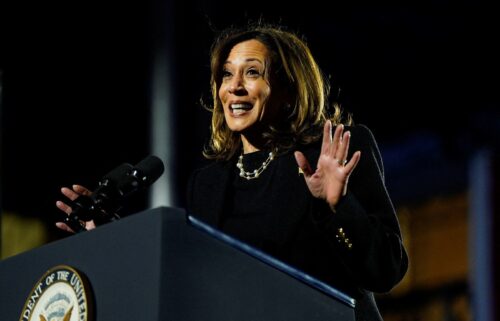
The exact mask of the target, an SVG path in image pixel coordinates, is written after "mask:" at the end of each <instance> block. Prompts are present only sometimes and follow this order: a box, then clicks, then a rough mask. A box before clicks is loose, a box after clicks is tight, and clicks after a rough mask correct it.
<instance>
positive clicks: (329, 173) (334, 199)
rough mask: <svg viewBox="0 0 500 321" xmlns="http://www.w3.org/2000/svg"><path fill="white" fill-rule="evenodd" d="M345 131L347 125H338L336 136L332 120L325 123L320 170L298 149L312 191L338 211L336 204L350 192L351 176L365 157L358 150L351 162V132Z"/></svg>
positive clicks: (297, 154)
mask: <svg viewBox="0 0 500 321" xmlns="http://www.w3.org/2000/svg"><path fill="white" fill-rule="evenodd" d="M343 131H344V125H342V124H341V125H338V126H337V127H336V128H335V133H334V135H333V138H332V134H331V132H332V123H331V121H329V120H328V121H327V122H326V123H325V126H324V129H323V142H322V144H321V154H320V156H319V158H318V164H317V166H316V171H313V170H312V168H311V165H310V164H309V162H308V161H307V159H306V157H305V156H304V154H302V153H301V152H299V151H296V152H295V160H296V161H297V164H298V166H299V168H300V169H301V170H302V172H303V173H304V178H305V181H306V184H307V187H308V188H309V191H311V193H312V195H313V196H314V197H316V198H319V199H323V200H325V201H326V202H327V203H328V204H329V205H330V208H331V209H332V211H334V212H335V205H337V203H338V202H339V201H340V199H341V197H342V196H344V195H345V194H346V193H347V183H348V180H349V176H350V175H351V173H352V171H353V170H354V168H355V167H356V165H357V164H358V161H359V159H360V157H361V152H360V151H357V152H355V153H354V154H353V155H352V158H351V160H350V161H347V154H348V151H349V141H350V138H351V133H350V132H349V131H347V132H345V133H344V132H343Z"/></svg>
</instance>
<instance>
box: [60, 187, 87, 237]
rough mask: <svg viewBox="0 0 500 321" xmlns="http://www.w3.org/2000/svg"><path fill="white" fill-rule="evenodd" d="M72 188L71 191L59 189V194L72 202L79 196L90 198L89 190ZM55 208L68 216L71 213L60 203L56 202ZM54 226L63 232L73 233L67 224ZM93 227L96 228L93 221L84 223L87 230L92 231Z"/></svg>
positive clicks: (69, 208)
mask: <svg viewBox="0 0 500 321" xmlns="http://www.w3.org/2000/svg"><path fill="white" fill-rule="evenodd" d="M72 187H73V189H70V188H67V187H63V188H61V193H62V194H63V195H64V196H66V197H67V198H69V199H70V200H72V201H74V200H75V199H77V197H78V196H80V195H84V196H90V195H91V194H92V192H91V191H90V190H89V189H87V188H86V187H83V186H81V185H73V186H72ZM56 206H57V208H58V209H60V210H61V211H63V212H64V213H66V214H68V215H70V214H71V212H72V211H73V210H72V208H71V207H70V206H69V205H67V204H66V203H64V202H62V201H57V202H56ZM56 226H57V227H58V228H60V229H61V230H64V231H66V232H70V233H74V232H75V231H73V230H72V229H71V227H69V226H68V225H67V224H65V223H63V222H57V223H56ZM95 227H96V225H95V223H94V221H87V222H85V228H86V229H87V230H92V229H94V228H95Z"/></svg>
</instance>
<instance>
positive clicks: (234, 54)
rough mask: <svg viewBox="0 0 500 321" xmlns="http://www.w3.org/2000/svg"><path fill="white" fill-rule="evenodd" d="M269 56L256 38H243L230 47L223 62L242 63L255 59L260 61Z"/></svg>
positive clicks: (265, 48) (267, 51)
mask: <svg viewBox="0 0 500 321" xmlns="http://www.w3.org/2000/svg"><path fill="white" fill-rule="evenodd" d="M268 57H269V50H268V49H267V47H266V46H265V45H264V44H263V43H262V42H260V41H258V40H256V39H250V40H245V41H243V42H240V43H237V44H236V45H234V46H233V48H231V51H230V52H229V55H228V57H227V59H226V61H225V63H230V64H231V63H242V62H245V61H252V60H257V61H260V62H262V63H264V62H265V61H266V59H267V58H268Z"/></svg>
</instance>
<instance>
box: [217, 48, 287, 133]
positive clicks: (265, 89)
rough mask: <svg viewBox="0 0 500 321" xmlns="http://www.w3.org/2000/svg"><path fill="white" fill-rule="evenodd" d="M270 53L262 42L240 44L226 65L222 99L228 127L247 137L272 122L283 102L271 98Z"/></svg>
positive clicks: (228, 58) (224, 66)
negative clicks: (264, 123) (263, 124)
mask: <svg viewBox="0 0 500 321" xmlns="http://www.w3.org/2000/svg"><path fill="white" fill-rule="evenodd" d="M268 58H269V51H268V49H267V48H266V47H265V46H264V45H263V44H262V43H261V42H260V41H258V40H255V39H252V40H247V41H244V42H240V43H238V44H236V45H235V46H234V47H233V48H232V49H231V51H230V53H229V56H228V57H227V59H226V61H225V63H224V65H223V68H224V69H223V73H222V84H221V86H220V88H219V99H220V100H221V102H222V105H223V108H224V117H225V120H226V123H227V125H228V127H229V128H230V129H231V130H232V131H234V132H239V133H241V134H243V135H245V133H247V134H248V133H249V132H252V131H254V130H256V129H257V130H258V128H259V124H262V123H263V122H270V121H272V119H273V117H275V116H276V114H277V108H278V106H279V103H277V102H274V101H275V100H276V99H273V97H276V95H273V97H271V85H270V81H269V80H268V79H267V77H266V75H265V74H266V72H265V71H266V64H268V63H269V59H268Z"/></svg>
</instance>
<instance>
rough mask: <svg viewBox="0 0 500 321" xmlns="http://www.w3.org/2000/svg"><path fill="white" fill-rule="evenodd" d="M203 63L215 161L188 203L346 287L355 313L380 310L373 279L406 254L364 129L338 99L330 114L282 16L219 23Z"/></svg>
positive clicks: (402, 268) (402, 264) (388, 280)
mask: <svg viewBox="0 0 500 321" xmlns="http://www.w3.org/2000/svg"><path fill="white" fill-rule="evenodd" d="M211 71H212V79H211V85H212V95H213V106H212V108H211V111H212V126H211V140H210V144H209V146H208V148H207V149H206V150H205V152H204V154H205V156H206V157H208V158H210V159H213V160H215V161H214V162H213V163H212V164H211V165H209V166H207V167H205V168H203V169H200V170H198V171H196V172H195V173H194V174H193V176H192V178H191V181H190V186H189V194H188V204H189V210H190V212H191V213H192V214H193V215H194V216H197V217H199V218H200V219H201V220H204V221H205V222H207V223H209V224H211V225H213V226H215V227H217V228H219V229H220V230H222V231H223V232H226V233H228V234H230V235H232V236H234V237H236V238H238V239H240V240H242V241H244V242H247V243H249V244H251V245H254V246H256V247H258V248H260V249H262V250H263V251H265V252H267V253H269V254H271V255H273V256H275V257H277V258H278V259H281V260H283V261H284V262H286V263H288V264H290V265H292V266H294V267H297V268H299V269H301V270H302V271H304V272H306V273H308V274H310V275H313V276H315V277H317V278H319V279H320V280H322V281H324V282H327V283H329V284H331V285H332V286H334V287H336V288H338V289H340V290H342V291H344V292H346V293H347V294H349V295H351V296H353V297H354V298H355V299H356V301H357V303H356V308H355V312H356V319H357V320H381V317H380V314H379V312H378V310H377V307H376V304H375V301H374V299H373V294H372V291H375V292H386V291H389V290H390V289H391V288H392V287H393V286H394V285H396V284H397V283H398V282H399V281H400V280H401V279H402V277H403V276H404V274H405V272H406V270H407V265H408V261H407V256H406V252H405V250H404V248H403V245H402V241H401V234H400V229H399V224H398V221H397V218H396V214H395V211H394V208H393V205H392V203H391V200H390V198H389V196H388V193H387V191H386V188H385V185H384V172H383V166H382V159H381V158H380V153H379V150H378V147H377V144H376V142H375V140H374V138H373V135H372V134H371V132H370V130H369V129H368V128H366V127H365V126H361V125H358V126H354V127H347V126H346V127H344V125H342V124H341V123H340V112H339V110H338V108H336V111H335V113H334V116H333V117H332V118H331V119H328V117H327V114H326V108H325V107H326V98H327V95H328V84H327V83H325V82H324V80H323V78H322V75H321V72H320V70H319V67H318V66H317V64H316V62H315V60H314V59H313V57H312V55H311V53H310V51H309V49H308V47H307V45H306V44H305V43H304V42H303V41H302V40H300V39H299V38H298V37H297V36H296V35H294V34H292V33H289V32H287V31H283V30H281V29H279V28H273V27H265V26H264V27H263V26H259V27H255V28H249V29H248V30H243V31H240V30H229V31H227V32H225V33H224V34H223V35H222V36H221V37H220V38H219V39H218V40H217V41H216V42H215V44H214V46H213V47H212V54H211ZM334 125H335V128H334V127H333V126H334ZM321 128H323V130H321ZM332 131H333V137H332V134H331V132H332ZM321 136H322V137H321ZM351 150H354V151H355V152H351ZM311 164H316V166H315V167H313V166H311Z"/></svg>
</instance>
